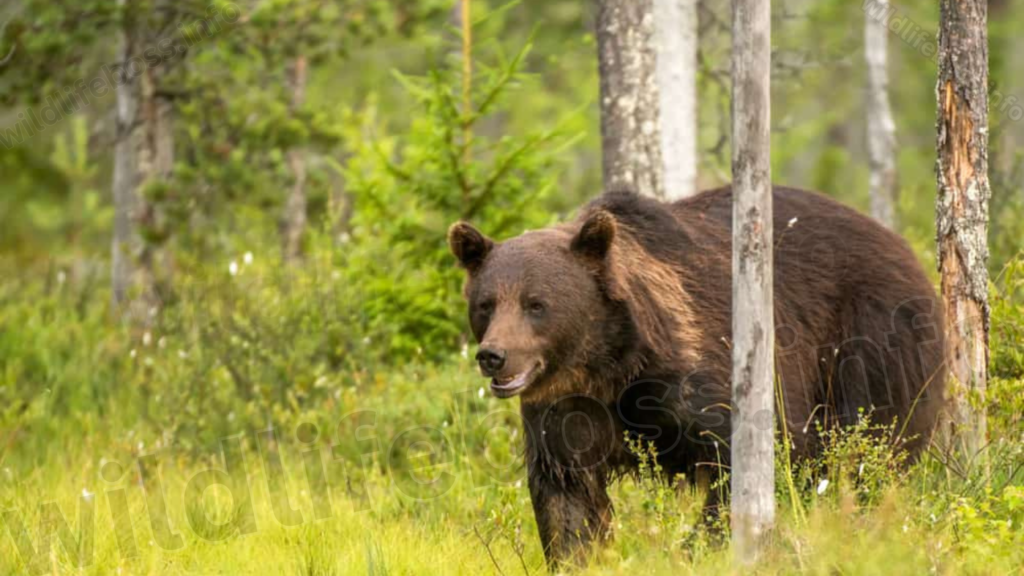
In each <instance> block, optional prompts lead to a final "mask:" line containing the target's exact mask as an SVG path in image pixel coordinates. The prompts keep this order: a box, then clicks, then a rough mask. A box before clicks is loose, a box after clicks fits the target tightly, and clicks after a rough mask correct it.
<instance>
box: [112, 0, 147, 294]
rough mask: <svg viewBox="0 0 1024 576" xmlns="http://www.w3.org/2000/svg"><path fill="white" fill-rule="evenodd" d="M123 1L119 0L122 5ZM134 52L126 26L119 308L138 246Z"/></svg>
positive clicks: (118, 156) (115, 264)
mask: <svg viewBox="0 0 1024 576" xmlns="http://www.w3.org/2000/svg"><path fill="white" fill-rule="evenodd" d="M125 4H126V0H118V5H119V6H121V7H124V6H125ZM133 54H134V44H133V38H132V34H131V31H130V30H129V29H128V26H127V25H126V26H125V29H124V30H122V32H121V38H120V46H119V47H118V60H119V61H120V62H121V63H123V65H124V77H123V78H114V81H115V82H116V86H117V88H116V91H115V97H116V100H117V104H116V108H117V115H116V124H115V126H116V127H115V130H116V133H117V141H116V143H115V145H114V176H113V197H114V230H113V241H112V243H111V254H110V261H111V298H112V301H113V305H114V306H115V307H118V308H120V307H121V306H122V305H124V304H125V303H126V300H127V298H128V295H129V292H130V290H131V288H132V284H133V282H132V278H133V276H134V273H133V270H134V268H135V262H134V261H135V257H136V254H137V252H138V247H139V245H140V241H139V237H138V233H137V230H136V228H135V224H134V218H135V206H136V204H137V201H136V198H135V182H136V179H137V176H136V174H135V148H134V146H133V145H132V135H133V133H134V124H135V112H136V109H137V108H138V103H137V102H136V99H135V86H136V80H135V78H133V76H132V74H131V70H130V69H129V68H128V62H129V61H130V59H131V57H132V55H133Z"/></svg>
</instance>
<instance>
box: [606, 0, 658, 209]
mask: <svg viewBox="0 0 1024 576" xmlns="http://www.w3.org/2000/svg"><path fill="white" fill-rule="evenodd" d="M654 27H655V25H654V14H653V4H652V0H601V2H600V7H599V9H598V16H597V50H598V67H599V71H600V75H601V152H602V165H603V175H604V188H605V190H634V191H636V192H638V193H640V194H644V195H646V196H653V197H655V198H664V197H665V183H664V179H663V174H662V172H663V163H662V153H661V135H660V131H659V129H658V124H659V122H660V117H659V112H658V110H659V96H658V86H657V73H656V70H655V68H656V55H655V51H654V47H653V36H654Z"/></svg>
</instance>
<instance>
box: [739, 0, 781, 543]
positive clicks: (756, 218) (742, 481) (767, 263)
mask: <svg viewBox="0 0 1024 576" xmlns="http://www.w3.org/2000/svg"><path fill="white" fill-rule="evenodd" d="M770 5H771V3H770V2H769V1H768V0H733V14H732V38H733V40H732V86H733V94H732V126H733V128H732V172H733V212H732V220H733V231H732V234H733V237H732V275H733V277H732V286H733V287H732V437H731V441H730V448H731V452H732V458H731V467H732V468H731V483H732V490H731V491H732V508H731V514H732V534H733V545H734V548H735V551H736V557H737V560H739V561H740V562H743V563H750V562H752V561H753V560H754V559H755V558H756V557H757V553H758V548H759V544H760V541H761V540H762V536H763V535H764V534H765V533H766V532H767V531H768V530H769V529H770V528H771V527H772V525H773V524H774V522H775V460H774V454H775V452H774V441H775V400H774V398H775V394H774V349H775V321H774V314H773V286H772V282H773V274H772V246H773V244H772V189H771V162H770V158H771V140H770V138H769V127H770V125H771V100H770V90H769V86H770V80H771V9H770Z"/></svg>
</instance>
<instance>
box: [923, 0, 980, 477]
mask: <svg viewBox="0 0 1024 576" xmlns="http://www.w3.org/2000/svg"><path fill="white" fill-rule="evenodd" d="M940 10H941V18H940V28H939V74H938V82H937V84H936V88H935V92H936V99H937V104H938V122H937V129H938V137H937V139H936V145H935V147H936V152H937V154H938V163H937V164H936V177H937V180H938V202H937V209H936V215H935V216H936V223H935V228H936V242H937V244H938V256H939V257H938V261H939V272H940V274H941V277H942V280H941V282H942V300H943V307H944V310H945V318H946V324H947V339H948V352H947V353H948V362H949V370H950V374H951V375H952V378H953V383H954V385H953V387H952V390H953V394H952V396H953V397H952V406H951V408H952V421H953V422H952V424H953V433H954V434H953V438H954V439H955V440H956V441H957V444H958V445H959V446H960V448H961V449H962V450H963V451H964V453H965V454H966V455H967V456H968V457H972V456H973V455H976V454H978V452H979V451H980V450H981V448H982V447H983V446H984V444H985V442H986V436H987V422H986V418H985V391H986V385H987V380H988V328H989V307H988V271H987V269H986V264H987V261H988V244H987V233H988V201H989V197H990V196H991V191H990V189H989V182H988V33H987V30H986V26H987V23H988V14H987V6H986V3H985V0H942V1H941V6H940Z"/></svg>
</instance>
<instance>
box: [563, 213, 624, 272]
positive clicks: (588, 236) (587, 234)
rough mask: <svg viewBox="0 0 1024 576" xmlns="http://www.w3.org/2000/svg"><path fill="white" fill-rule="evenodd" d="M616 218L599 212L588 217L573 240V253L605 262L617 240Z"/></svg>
mask: <svg viewBox="0 0 1024 576" xmlns="http://www.w3.org/2000/svg"><path fill="white" fill-rule="evenodd" d="M615 230H616V224H615V217H614V216H612V215H611V214H609V213H608V212H606V211H604V210H598V211H596V212H594V213H593V214H591V215H590V216H588V217H587V219H586V221H584V222H583V226H581V227H580V231H579V232H577V233H576V237H575V238H573V239H572V244H571V248H572V251H573V252H574V253H576V254H578V255H580V256H583V257H584V258H588V259H592V260H604V257H605V256H606V255H607V254H608V250H609V249H610V248H611V247H612V240H614V239H615Z"/></svg>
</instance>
